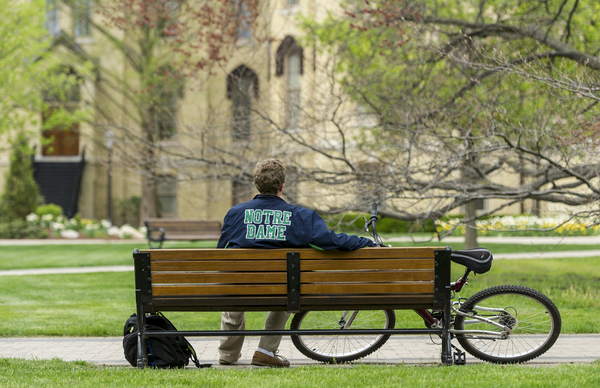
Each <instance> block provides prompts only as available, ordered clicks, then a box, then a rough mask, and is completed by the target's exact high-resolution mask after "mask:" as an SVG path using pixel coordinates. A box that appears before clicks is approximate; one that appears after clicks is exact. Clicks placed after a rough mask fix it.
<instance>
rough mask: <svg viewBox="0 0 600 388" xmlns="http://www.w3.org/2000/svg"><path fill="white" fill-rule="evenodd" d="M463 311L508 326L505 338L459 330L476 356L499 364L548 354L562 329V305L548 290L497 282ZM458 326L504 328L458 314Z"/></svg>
mask: <svg viewBox="0 0 600 388" xmlns="http://www.w3.org/2000/svg"><path fill="white" fill-rule="evenodd" d="M460 310H461V311H464V312H468V313H469V314H470V315H472V316H481V317H486V318H488V319H491V320H493V321H494V322H497V323H500V324H502V325H505V326H508V327H509V328H510V329H511V330H512V333H511V334H509V335H507V336H506V337H505V338H501V337H500V336H492V335H486V334H473V335H469V334H456V337H457V339H458V342H460V344H461V345H462V347H463V348H464V349H465V350H466V351H467V352H469V353H470V354H471V355H473V356H474V357H477V358H479V359H481V360H484V361H490V362H494V363H497V364H513V363H518V362H525V361H529V360H532V359H534V358H536V357H539V356H540V355H542V354H544V353H545V352H546V351H547V350H548V349H550V347H552V345H553V344H554V342H555V341H556V339H557V338H558V335H559V333H560V327H561V319H560V313H559V312H558V309H557V308H556V306H555V305H554V303H552V301H551V300H550V299H549V298H548V297H547V296H545V295H544V294H542V293H540V292H538V291H536V290H534V289H531V288H528V287H523V286H496V287H491V288H488V289H485V290H482V291H480V292H478V293H476V294H475V295H473V296H471V297H470V298H469V299H467V300H466V301H465V303H463V305H462V306H461V307H460ZM454 328H455V329H456V330H485V331H488V332H489V331H492V332H497V333H499V332H501V331H502V330H501V329H499V328H497V327H496V326H493V325H490V324H488V323H485V322H481V321H478V320H475V319H472V318H469V317H463V316H456V319H455V322H454Z"/></svg>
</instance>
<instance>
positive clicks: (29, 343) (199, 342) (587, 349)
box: [0, 334, 600, 367]
mask: <svg viewBox="0 0 600 388" xmlns="http://www.w3.org/2000/svg"><path fill="white" fill-rule="evenodd" d="M188 339H189V340H190V342H191V343H192V345H193V346H194V349H195V350H196V352H197V354H198V358H199V359H200V362H201V363H209V364H213V366H215V367H222V366H220V365H219V364H218V362H217V361H218V352H217V347H218V341H219V340H218V339H216V338H198V337H192V338H188ZM122 341H123V338H122V337H108V338H81V337H78V338H62V337H59V338H0V358H7V357H15V358H27V359H33V358H37V359H52V358H60V359H62V360H65V361H88V362H92V363H97V364H103V365H114V366H128V365H129V364H128V363H127V361H126V360H125V358H124V356H123V344H122ZM453 342H456V341H453ZM257 345H258V337H249V338H247V339H246V342H245V344H244V350H243V351H242V355H243V356H242V357H243V358H242V360H240V364H241V365H246V366H249V365H250V358H251V357H252V354H253V353H254V350H256V347H257ZM455 345H457V343H455ZM280 353H281V354H282V355H283V356H285V357H287V358H288V359H289V360H290V362H291V363H292V365H317V364H319V363H317V362H315V361H312V360H310V359H308V358H306V357H305V356H304V355H302V354H301V353H300V352H299V351H298V350H297V349H296V348H295V347H294V345H293V344H292V341H291V340H289V338H286V337H284V339H283V340H282V343H281V346H280ZM439 354H440V346H439V345H435V344H433V343H432V342H431V340H430V338H429V337H428V336H415V335H399V336H392V337H391V338H390V340H389V341H388V342H387V343H386V344H385V345H384V346H383V347H382V348H381V349H380V350H378V351H377V352H375V353H374V354H373V355H371V356H369V357H366V358H364V359H363V360H362V361H361V362H362V363H369V364H372V363H376V364H386V365H387V364H389V365H397V364H402V363H405V364H411V365H413V364H433V363H439ZM597 359H600V334H581V335H561V336H560V337H559V338H558V340H557V342H556V344H555V345H554V346H553V347H552V348H551V349H550V350H549V351H548V352H546V354H544V355H542V356H540V357H538V358H537V359H535V360H532V361H530V362H528V363H527V365H550V364H557V363H590V362H592V361H594V360H597ZM477 362H480V361H479V360H477V359H475V358H474V357H472V356H470V355H467V363H468V364H472V363H477Z"/></svg>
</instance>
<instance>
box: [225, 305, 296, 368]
mask: <svg viewBox="0 0 600 388" xmlns="http://www.w3.org/2000/svg"><path fill="white" fill-rule="evenodd" d="M289 317H290V313H288V312H287V311H269V313H268V314H267V319H266V320H265V330H283V329H284V328H285V323H286V322H287V320H288V318H289ZM221 330H246V313H245V312H243V311H224V312H223V313H221ZM244 338H245V337H243V336H229V337H221V345H220V346H219V356H220V358H221V359H222V360H225V361H227V362H236V361H237V360H239V359H240V357H241V356H242V346H243V345H244ZM280 343H281V336H280V335H279V336H277V335H265V336H262V337H260V342H259V343H258V347H259V348H261V349H264V350H267V351H269V352H274V351H275V350H277V349H278V348H279V344H280Z"/></svg>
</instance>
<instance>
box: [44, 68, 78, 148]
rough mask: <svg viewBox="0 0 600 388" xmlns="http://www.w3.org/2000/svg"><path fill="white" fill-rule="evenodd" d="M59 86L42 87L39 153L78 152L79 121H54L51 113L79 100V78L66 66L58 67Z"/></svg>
mask: <svg viewBox="0 0 600 388" xmlns="http://www.w3.org/2000/svg"><path fill="white" fill-rule="evenodd" d="M56 72H57V73H58V74H60V76H61V83H60V84H59V85H48V87H43V89H42V95H43V98H44V103H45V105H46V107H45V109H44V110H43V111H42V155H44V156H74V155H79V122H71V123H68V124H66V123H60V124H59V123H58V122H57V119H56V117H58V116H54V114H55V113H59V112H60V111H61V110H67V111H72V110H74V109H76V108H77V107H78V106H79V104H80V100H81V92H80V83H81V79H80V78H79V76H78V75H77V73H75V71H74V70H73V69H72V68H70V67H65V68H58V69H56Z"/></svg>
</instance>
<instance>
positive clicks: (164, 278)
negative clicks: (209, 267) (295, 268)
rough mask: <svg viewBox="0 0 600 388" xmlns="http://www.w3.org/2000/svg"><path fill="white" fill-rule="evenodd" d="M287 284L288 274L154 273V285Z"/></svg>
mask: <svg viewBox="0 0 600 388" xmlns="http://www.w3.org/2000/svg"><path fill="white" fill-rule="evenodd" d="M286 282H287V273H286V272H252V273H242V272H219V273H215V272H211V273H204V272H153V273H152V283H154V284H155V285H156V284H159V283H223V284H227V283H232V284H240V283H241V284H243V283H276V284H282V283H286Z"/></svg>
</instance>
